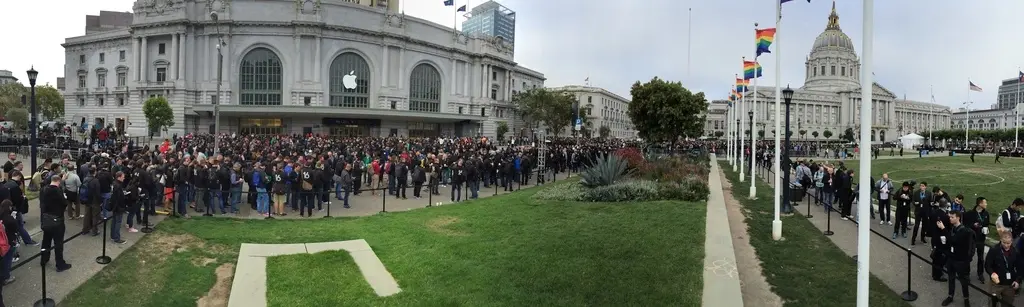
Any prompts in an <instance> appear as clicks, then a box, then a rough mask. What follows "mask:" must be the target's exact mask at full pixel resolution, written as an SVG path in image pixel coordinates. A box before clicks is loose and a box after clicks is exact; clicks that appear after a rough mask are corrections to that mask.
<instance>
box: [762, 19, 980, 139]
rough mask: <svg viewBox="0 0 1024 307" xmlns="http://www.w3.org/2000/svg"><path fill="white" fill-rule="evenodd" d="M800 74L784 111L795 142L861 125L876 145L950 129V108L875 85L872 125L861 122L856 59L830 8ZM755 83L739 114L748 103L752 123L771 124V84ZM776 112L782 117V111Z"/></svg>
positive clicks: (857, 128) (836, 134)
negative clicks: (754, 120)
mask: <svg viewBox="0 0 1024 307" xmlns="http://www.w3.org/2000/svg"><path fill="white" fill-rule="evenodd" d="M805 72H806V78H805V82H804V85H803V87H800V88H798V89H794V92H795V93H794V95H793V100H792V102H791V106H790V111H789V112H790V115H789V117H790V130H791V131H793V138H794V139H796V140H801V139H803V140H826V137H825V136H824V135H825V131H829V132H830V133H831V137H830V138H828V139H832V140H837V139H839V138H840V137H841V135H842V134H843V133H844V131H846V130H847V129H853V131H854V133H859V131H860V125H861V124H868V125H870V126H871V140H872V142H875V143H879V142H891V141H895V140H897V139H898V138H899V137H900V136H902V135H906V134H909V133H917V134H920V135H927V131H929V130H940V129H947V128H948V127H949V123H950V115H951V112H950V110H949V107H946V106H942V105H939V104H935V103H929V102H920V101H913V100H907V99H898V98H897V97H896V95H895V94H894V93H893V92H891V91H889V90H888V89H886V88H885V87H882V86H881V85H879V84H877V83H874V84H871V85H870V86H873V89H872V96H873V97H872V102H871V103H872V110H873V111H872V116H871V118H872V119H871V122H870V123H862V122H861V121H860V105H861V95H860V93H861V86H862V84H860V72H861V67H860V60H859V58H858V57H857V53H856V50H855V49H854V44H853V41H852V40H851V39H850V37H849V36H847V35H846V34H845V33H843V31H842V29H840V27H839V15H838V13H837V12H836V9H835V4H833V6H832V12H831V14H830V15H829V17H828V23H827V24H826V27H825V31H823V32H822V33H821V34H820V35H818V37H817V39H815V41H814V44H813V46H812V47H811V52H810V54H809V55H808V56H807V62H806V63H805ZM759 85H760V87H759V88H758V89H757V91H756V95H755V93H754V90H755V89H754V88H753V87H751V88H750V90H749V91H748V92H746V93H745V95H744V96H745V100H744V101H742V103H745V104H747V105H746V106H745V107H744V112H746V111H747V110H750V109H751V108H750V103H752V102H753V103H754V105H755V107H754V109H755V110H756V112H758V113H757V122H758V123H757V124H761V123H765V122H770V123H774V121H775V88H774V85H764V84H759ZM754 97H756V99H755V98H754ZM783 108H785V106H784V105H783ZM779 111H780V114H782V115H783V116H785V114H786V111H785V109H782V110H779ZM744 115H746V114H744ZM972 115H973V114H972ZM768 126H769V127H771V126H773V125H771V124H770V125H768ZM768 129H769V130H768V131H772V129H771V128H768ZM800 131H805V133H803V134H801V133H800ZM815 132H816V134H817V137H815V136H814V135H815ZM771 135H773V134H767V136H771Z"/></svg>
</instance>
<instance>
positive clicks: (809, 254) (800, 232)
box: [719, 161, 910, 307]
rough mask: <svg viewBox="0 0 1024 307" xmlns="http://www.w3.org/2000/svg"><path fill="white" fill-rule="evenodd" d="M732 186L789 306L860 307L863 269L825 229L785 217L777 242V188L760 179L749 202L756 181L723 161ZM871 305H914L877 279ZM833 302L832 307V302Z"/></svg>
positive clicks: (767, 269) (775, 288) (753, 239)
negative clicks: (859, 278) (752, 182)
mask: <svg viewBox="0 0 1024 307" xmlns="http://www.w3.org/2000/svg"><path fill="white" fill-rule="evenodd" d="M719 166H720V167H721V168H722V169H723V170H725V174H726V178H728V179H729V181H730V182H732V190H733V196H734V197H735V198H736V199H737V200H739V202H740V204H741V205H742V206H743V209H744V210H743V214H744V215H745V216H746V223H747V232H748V233H749V235H750V244H751V245H752V246H754V249H755V250H756V252H757V257H758V259H760V260H761V262H762V264H761V267H762V270H763V273H764V275H765V277H766V279H767V280H768V283H769V284H771V285H772V291H773V292H775V293H776V294H778V295H779V297H781V298H782V299H783V301H784V302H785V306H790V307H792V306H814V307H816V306H854V305H856V302H857V293H856V289H857V278H856V276H857V264H856V263H855V262H854V261H853V259H851V258H850V257H849V256H847V255H846V253H844V252H843V251H842V250H840V249H839V247H837V246H836V245H835V244H833V243H832V241H829V239H828V238H826V237H825V236H823V235H822V234H821V230H819V229H818V228H817V227H815V226H814V225H813V224H811V222H810V221H808V220H807V219H805V218H804V217H803V216H801V215H793V216H790V217H783V218H782V219H783V224H784V225H786V238H785V240H782V241H775V240H773V239H772V220H773V219H774V217H773V214H774V213H773V212H774V206H775V205H774V202H773V200H772V193H773V190H772V188H771V186H769V185H768V184H766V183H764V181H761V180H758V181H757V185H758V189H757V197H758V198H757V200H750V199H748V198H747V196H749V191H750V181H749V180H748V181H747V182H739V174H738V173H737V172H733V171H732V167H727V166H728V162H724V161H720V162H719ZM870 289H871V303H872V305H878V306H910V305H909V304H907V303H906V302H904V301H903V300H902V299H900V297H899V295H898V294H896V293H895V292H893V291H892V290H891V289H889V287H887V286H886V285H885V284H883V283H882V282H881V281H880V280H878V278H875V277H874V276H872V277H871V287H870ZM826 302H827V303H826Z"/></svg>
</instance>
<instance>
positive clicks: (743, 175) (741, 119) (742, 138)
mask: <svg viewBox="0 0 1024 307" xmlns="http://www.w3.org/2000/svg"><path fill="white" fill-rule="evenodd" d="M742 63H743V65H746V64H747V57H743V62H742ZM754 75H755V76H756V75H757V66H754ZM743 78H746V76H743ZM742 95H743V102H744V103H741V104H740V112H739V113H738V114H736V116H738V117H739V123H740V125H739V129H738V130H739V132H740V182H744V181H747V179H746V178H747V173H746V172H745V171H744V169H743V161H746V160H743V159H744V158H746V157H744V156H743V154H745V153H746V150H744V148H746V144H743V141H746V140H747V139H746V137H747V134H746V132H745V130H744V129H743V127H746V126H747V122H746V121H745V120H744V119H746V118H744V117H743V113H744V112H743V108H744V107H747V106H745V104H746V101H747V86H746V85H744V86H743V94H742Z"/></svg>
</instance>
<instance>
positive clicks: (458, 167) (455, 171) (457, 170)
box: [451, 159, 512, 203]
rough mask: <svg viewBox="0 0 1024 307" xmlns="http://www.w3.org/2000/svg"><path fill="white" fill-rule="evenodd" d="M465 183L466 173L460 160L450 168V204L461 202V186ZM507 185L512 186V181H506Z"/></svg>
mask: <svg viewBox="0 0 1024 307" xmlns="http://www.w3.org/2000/svg"><path fill="white" fill-rule="evenodd" d="M465 181H466V172H465V170H464V169H463V167H462V159H459V160H458V161H456V162H455V166H453V167H452V191H451V192H452V193H451V200H452V202H453V203H454V202H460V201H462V184H463V183H464V182H465ZM508 182H509V183H508V185H509V186H512V180H511V179H509V180H508Z"/></svg>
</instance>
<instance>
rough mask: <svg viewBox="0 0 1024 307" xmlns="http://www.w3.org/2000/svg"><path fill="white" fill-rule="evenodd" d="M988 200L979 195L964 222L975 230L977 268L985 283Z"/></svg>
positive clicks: (965, 215)
mask: <svg viewBox="0 0 1024 307" xmlns="http://www.w3.org/2000/svg"><path fill="white" fill-rule="evenodd" d="M963 198H964V196H963V195H957V196H956V199H959V200H963ZM987 208H988V201H987V200H986V199H985V198H984V197H978V199H977V200H975V202H974V208H973V209H971V211H968V212H967V213H965V214H964V220H963V224H964V225H967V227H970V228H971V231H974V242H975V244H974V246H975V251H974V253H975V254H976V255H978V263H977V265H976V266H975V269H976V270H978V281H979V282H981V283H983V284H984V283H985V277H984V276H985V271H986V270H984V268H985V261H986V256H985V236H986V235H988V225H989V222H988V219H989V216H988V210H986V209H987ZM953 211H957V210H953Z"/></svg>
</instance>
